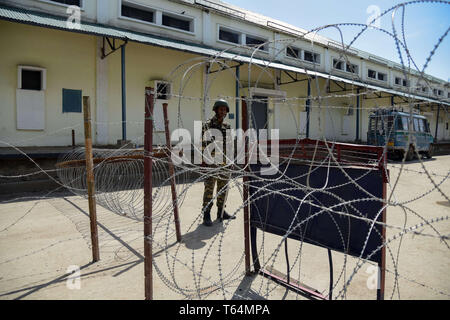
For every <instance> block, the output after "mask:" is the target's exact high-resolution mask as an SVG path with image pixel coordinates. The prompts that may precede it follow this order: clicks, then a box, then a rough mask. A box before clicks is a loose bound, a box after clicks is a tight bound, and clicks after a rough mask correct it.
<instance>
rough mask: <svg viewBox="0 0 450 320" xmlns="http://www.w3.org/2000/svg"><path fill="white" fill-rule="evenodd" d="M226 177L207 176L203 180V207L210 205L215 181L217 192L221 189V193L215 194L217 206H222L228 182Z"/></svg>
mask: <svg viewBox="0 0 450 320" xmlns="http://www.w3.org/2000/svg"><path fill="white" fill-rule="evenodd" d="M228 180H229V179H228V177H227V176H225V175H219V177H209V178H208V179H206V180H205V191H204V192H203V208H205V207H206V206H207V205H208V204H209V205H210V206H212V202H211V199H212V198H213V193H214V186H215V184H216V181H217V194H219V193H220V192H221V191H222V193H220V194H219V196H217V198H216V199H217V206H218V207H219V208H221V207H223V206H224V204H225V197H226V194H227V191H226V188H227V183H228Z"/></svg>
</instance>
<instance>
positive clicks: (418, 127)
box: [414, 118, 420, 131]
mask: <svg viewBox="0 0 450 320" xmlns="http://www.w3.org/2000/svg"><path fill="white" fill-rule="evenodd" d="M419 130H420V126H419V119H417V118H414V131H419Z"/></svg>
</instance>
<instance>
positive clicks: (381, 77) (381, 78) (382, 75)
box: [378, 72, 387, 81]
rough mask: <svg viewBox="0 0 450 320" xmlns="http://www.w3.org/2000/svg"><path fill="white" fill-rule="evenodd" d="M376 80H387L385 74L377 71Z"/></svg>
mask: <svg viewBox="0 0 450 320" xmlns="http://www.w3.org/2000/svg"><path fill="white" fill-rule="evenodd" d="M378 80H380V81H387V74H385V73H381V72H378Z"/></svg>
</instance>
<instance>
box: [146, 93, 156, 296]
mask: <svg viewBox="0 0 450 320" xmlns="http://www.w3.org/2000/svg"><path fill="white" fill-rule="evenodd" d="M153 98H154V95H153V89H152V88H146V89H145V124H144V134H145V136H144V276H145V300H153V252H152V246H153V240H152V236H153V235H152V209H153V208H152V187H153V186H152V183H153V181H152V166H153V163H152V162H153V159H152V156H153V104H154V99H153Z"/></svg>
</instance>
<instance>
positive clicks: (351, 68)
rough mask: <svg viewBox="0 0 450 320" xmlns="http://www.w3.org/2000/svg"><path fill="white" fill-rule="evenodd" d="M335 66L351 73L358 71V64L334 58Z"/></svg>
mask: <svg viewBox="0 0 450 320" xmlns="http://www.w3.org/2000/svg"><path fill="white" fill-rule="evenodd" d="M333 68H334V69H337V70H342V71H345V72H349V73H356V74H357V73H358V70H359V69H358V65H356V64H353V63H349V62H345V61H343V60H338V59H333Z"/></svg>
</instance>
